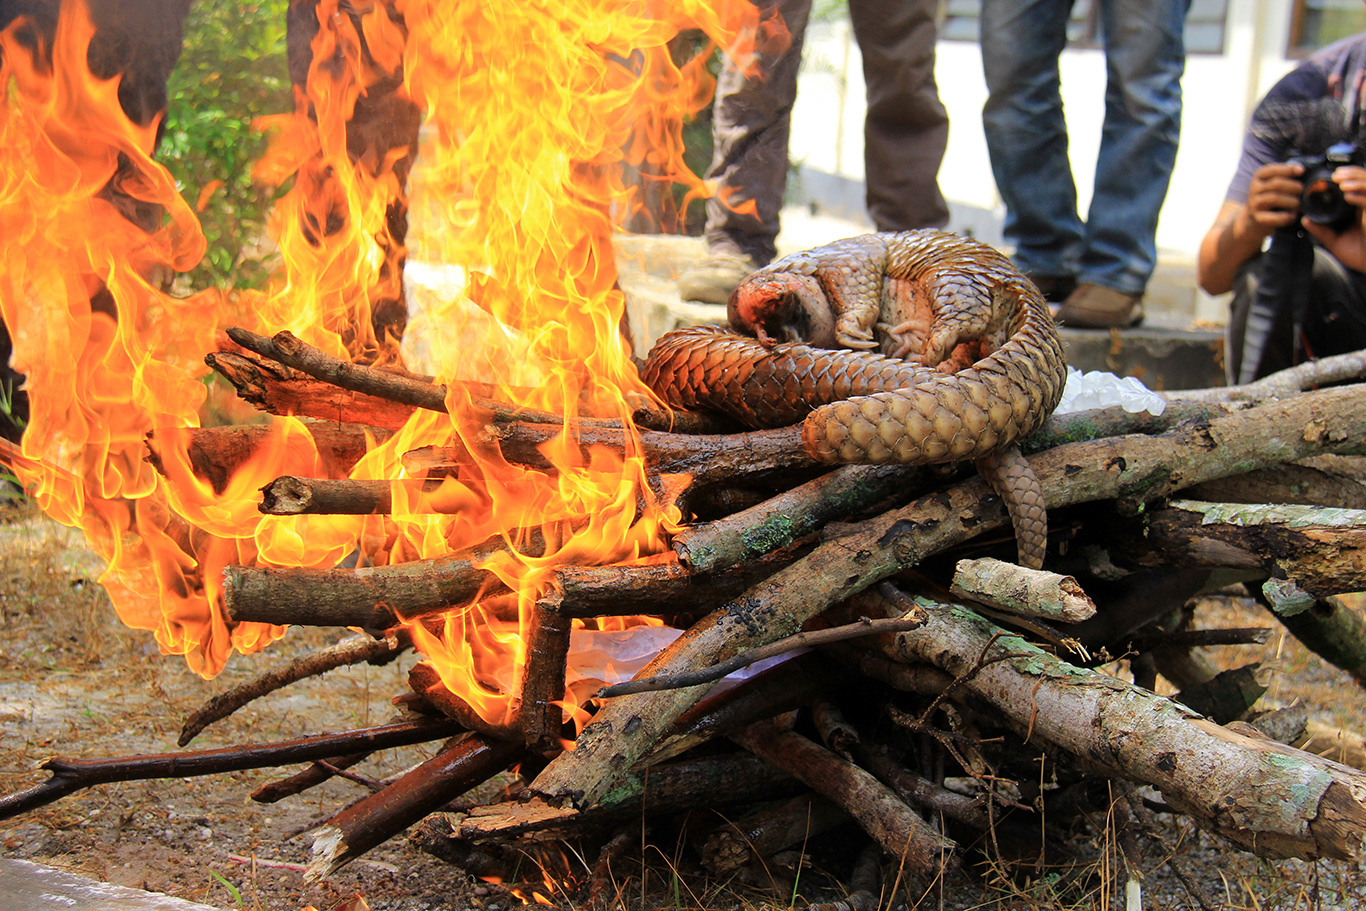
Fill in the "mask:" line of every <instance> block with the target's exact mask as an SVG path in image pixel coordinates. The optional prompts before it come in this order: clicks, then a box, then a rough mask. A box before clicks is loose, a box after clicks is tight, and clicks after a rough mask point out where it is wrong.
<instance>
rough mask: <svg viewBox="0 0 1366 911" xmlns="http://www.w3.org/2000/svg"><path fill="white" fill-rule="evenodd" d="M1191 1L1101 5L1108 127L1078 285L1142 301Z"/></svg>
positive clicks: (1172, 153) (1166, 179)
mask: <svg viewBox="0 0 1366 911" xmlns="http://www.w3.org/2000/svg"><path fill="white" fill-rule="evenodd" d="M1189 5H1190V3H1189V0H1160V2H1159V0H1103V2H1102V3H1101V26H1102V29H1103V30H1104V35H1105V59H1106V78H1107V82H1106V90H1105V123H1104V126H1103V128H1102V132H1101V143H1100V153H1099V155H1098V157H1097V161H1096V181H1095V192H1094V194H1093V196H1092V198H1091V207H1090V210H1089V212H1088V215H1087V220H1086V243H1085V246H1084V250H1083V253H1082V256H1081V260H1080V262H1079V269H1078V278H1079V279H1080V280H1081V281H1082V282H1089V283H1093V284H1097V285H1101V286H1103V287H1106V288H1110V289H1113V290H1115V291H1119V292H1122V293H1123V294H1128V295H1141V294H1142V293H1143V291H1144V289H1145V288H1146V287H1147V283H1148V279H1149V277H1150V276H1151V275H1152V271H1153V267H1154V266H1155V265H1156V263H1157V240H1156V237H1157V216H1158V213H1159V212H1160V211H1161V209H1162V203H1163V200H1165V199H1166V196H1167V186H1168V184H1169V183H1170V181H1171V173H1172V168H1173V166H1174V165H1175V163H1176V146H1177V140H1178V138H1179V136H1180V131H1181V75H1182V72H1183V71H1184V69H1185V62H1186V55H1185V43H1184V38H1183V30H1184V27H1185V20H1186V10H1187V8H1188V7H1189Z"/></svg>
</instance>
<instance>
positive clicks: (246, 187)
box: [157, 0, 292, 288]
mask: <svg viewBox="0 0 1366 911" xmlns="http://www.w3.org/2000/svg"><path fill="white" fill-rule="evenodd" d="M288 5H289V0H260V2H242V3H217V2H205V0H201V2H198V3H195V4H194V5H193V6H192V7H191V9H190V16H189V20H188V21H187V22H186V26H185V41H184V45H183V49H182V51H181V56H180V62H179V63H178V64H177V65H176V69H175V72H174V73H173V74H172V75H171V80H170V85H169V93H170V102H169V109H168V110H167V113H166V132H165V135H164V136H163V138H162V142H161V145H160V147H159V148H158V150H157V158H158V159H159V160H160V161H161V162H163V163H164V164H165V165H166V167H167V168H169V169H170V171H171V174H172V175H174V177H175V179H176V182H177V184H178V185H179V187H180V192H181V193H182V194H183V195H184V196H185V198H186V199H187V200H188V201H189V203H190V205H191V206H195V205H196V204H197V203H198V202H199V200H200V195H201V193H203V192H204V191H205V188H206V187H209V186H211V185H212V184H213V183H214V182H215V181H221V182H222V184H221V185H220V186H218V187H217V189H215V190H213V192H212V193H211V194H210V195H209V196H208V198H207V200H206V201H205V204H204V207H203V211H201V212H200V213H199V218H200V221H201V223H202V224H203V226H204V234H205V237H206V238H207V240H208V252H207V253H206V254H205V256H204V260H203V262H201V263H200V265H199V267H198V268H197V269H195V270H194V271H193V272H191V273H190V274H189V276H188V279H189V281H190V284H191V286H192V287H197V288H198V287H205V286H210V285H217V286H221V287H234V288H248V287H260V286H261V285H262V284H263V283H264V282H265V280H266V278H267V276H268V274H269V271H270V264H269V262H268V261H266V259H265V257H264V256H263V254H262V253H261V251H262V249H263V247H262V244H261V240H262V238H263V235H264V229H265V224H266V218H267V216H268V215H269V213H270V207H271V204H272V202H273V200H274V198H275V193H276V191H275V189H274V188H269V187H259V186H256V185H254V184H253V183H252V179H251V169H252V165H253V163H254V162H255V161H256V159H257V158H259V157H260V155H261V151H262V149H263V148H264V146H265V138H264V137H263V136H262V135H260V134H258V133H256V132H254V131H253V130H252V128H251V123H252V120H253V119H254V118H256V117H258V116H260V115H262V114H278V113H281V112H283V111H288V110H289V109H290V107H291V105H292V100H291V97H290V86H289V71H288V67H287V64H286V59H285V11H286V9H287V7H288Z"/></svg>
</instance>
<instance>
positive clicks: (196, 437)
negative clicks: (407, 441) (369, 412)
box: [147, 421, 390, 494]
mask: <svg viewBox="0 0 1366 911" xmlns="http://www.w3.org/2000/svg"><path fill="white" fill-rule="evenodd" d="M303 427H304V428H305V429H306V430H307V431H308V434H309V436H311V437H312V438H313V443H314V445H315V446H316V447H317V450H318V465H317V469H316V471H317V473H318V474H320V475H323V476H329V477H345V476H346V474H347V473H349V472H350V471H351V468H352V467H353V466H354V465H355V464H356V463H357V462H359V461H360V460H361V457H362V456H364V455H365V453H366V452H367V447H368V446H369V442H368V441H367V439H366V435H367V431H368V433H369V434H370V435H371V436H372V437H373V438H374V440H375V442H377V443H382V442H384V441H385V440H387V439H388V438H389V436H390V431H388V430H381V429H380V428H378V427H370V428H367V427H361V426H359V425H356V424H335V423H323V422H321V421H308V422H305V423H304V424H303ZM279 433H280V428H279V427H278V426H274V425H271V424H235V425H232V426H230V427H187V428H184V429H183V430H178V431H176V433H175V434H172V435H171V438H172V439H176V438H177V437H181V438H183V439H185V440H186V446H187V454H188V456H189V461H190V468H191V470H192V471H193V472H194V473H195V476H196V477H198V478H201V479H203V480H205V481H208V482H209V484H211V485H212V486H213V489H214V492H215V493H220V494H221V493H222V492H223V491H224V490H225V489H227V486H228V481H229V480H230V479H231V478H232V475H233V473H234V472H235V471H237V469H238V468H240V467H241V466H242V465H244V464H245V463H247V462H248V461H250V460H251V459H253V458H255V457H256V455H257V453H258V452H260V451H261V448H262V446H264V445H265V444H266V441H267V440H268V439H269V438H270V437H271V436H272V435H275V436H278V435H279ZM181 435H183V436H181ZM164 436H165V435H164V434H163V436H158V435H157V432H156V431H155V430H152V431H149V432H148V433H147V461H148V462H150V463H151V464H152V467H153V468H155V469H156V470H157V471H158V472H159V473H160V474H162V475H163V476H164V475H165V474H166V471H167V466H166V457H167V455H168V454H167V453H165V452H164V449H163V447H164V445H166V442H165V440H164Z"/></svg>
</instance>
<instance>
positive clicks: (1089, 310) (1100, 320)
mask: <svg viewBox="0 0 1366 911" xmlns="http://www.w3.org/2000/svg"><path fill="white" fill-rule="evenodd" d="M1057 316H1058V322H1059V323H1062V324H1063V325H1064V326H1067V327H1069V328H1074V329H1112V328H1121V329H1122V328H1129V327H1132V326H1137V325H1138V324H1139V323H1141V322H1143V295H1142V294H1125V293H1124V292H1123V291H1116V290H1115V289H1114V288H1107V287H1105V286H1104V285H1093V284H1091V283H1090V282H1082V283H1081V284H1079V285H1077V289H1076V290H1075V291H1073V292H1072V293H1071V294H1069V295H1068V296H1067V300H1065V301H1063V304H1062V307H1061V308H1059V309H1058V314H1057Z"/></svg>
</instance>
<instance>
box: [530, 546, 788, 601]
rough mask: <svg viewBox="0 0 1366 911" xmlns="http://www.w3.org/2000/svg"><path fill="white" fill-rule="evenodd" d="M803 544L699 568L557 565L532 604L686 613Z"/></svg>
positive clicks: (669, 562)
mask: <svg viewBox="0 0 1366 911" xmlns="http://www.w3.org/2000/svg"><path fill="white" fill-rule="evenodd" d="M803 553H805V549H796V548H791V549H788V550H784V551H780V552H776V553H768V554H764V555H763V556H761V557H759V558H757V559H755V560H752V561H750V562H748V563H744V564H739V565H736V566H732V567H728V568H727V569H725V570H723V571H720V572H714V573H702V572H696V571H694V570H691V569H689V568H688V567H686V566H684V565H682V564H681V563H679V562H678V561H677V560H676V559H671V558H672V557H673V555H672V554H668V555H667V557H666V558H663V559H660V560H658V561H657V562H652V563H627V564H616V565H609V566H561V567H559V568H557V569H554V570H552V571H551V574H550V582H549V584H548V585H547V587H546V590H545V593H544V594H543V595H541V597H540V598H539V599H537V604H539V605H540V606H542V607H544V608H545V609H547V610H552V611H555V612H556V613H558V614H560V615H562V616H565V617H571V618H575V619H583V618H588V617H609V616H633V615H637V614H648V615H650V616H678V615H680V614H681V615H684V616H691V617H696V616H697V615H698V614H700V613H706V612H707V611H710V610H711V609H712V607H713V605H716V604H721V603H724V602H726V601H729V600H730V599H731V598H733V597H735V596H736V595H738V594H740V593H741V592H743V591H744V590H745V589H747V588H749V587H750V586H751V585H753V584H754V583H755V582H757V581H758V580H760V579H762V578H764V577H765V576H769V575H772V574H773V573H774V572H777V571H778V570H779V569H782V568H783V567H784V566H787V565H788V564H789V563H792V562H793V561H794V560H797V559H799V558H800V557H801V556H802V554H803Z"/></svg>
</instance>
